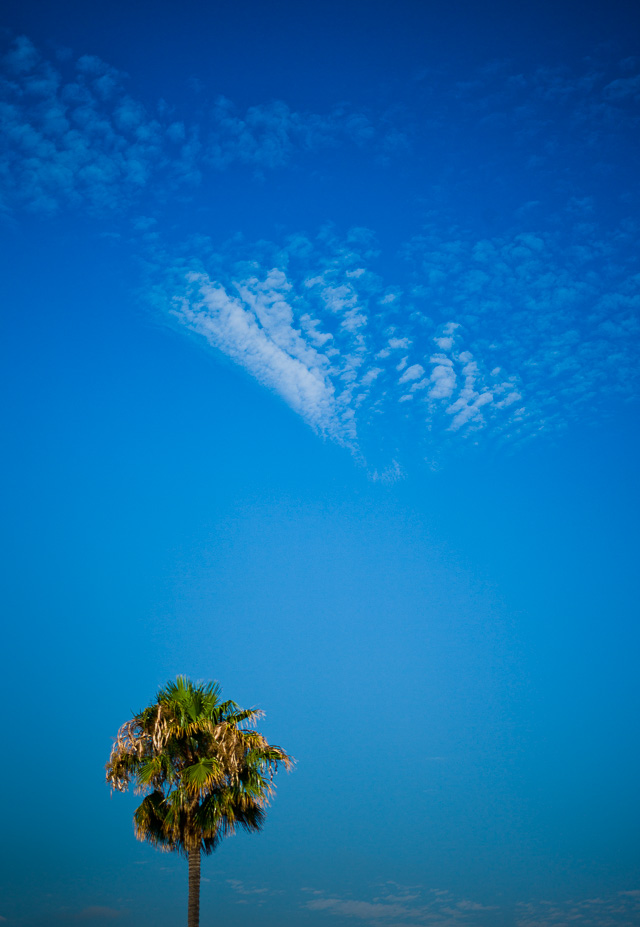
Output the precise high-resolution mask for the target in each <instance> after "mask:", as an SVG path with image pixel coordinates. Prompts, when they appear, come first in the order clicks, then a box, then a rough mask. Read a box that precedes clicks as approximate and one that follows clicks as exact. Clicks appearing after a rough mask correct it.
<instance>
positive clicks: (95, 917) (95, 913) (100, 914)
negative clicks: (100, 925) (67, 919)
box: [72, 905, 124, 921]
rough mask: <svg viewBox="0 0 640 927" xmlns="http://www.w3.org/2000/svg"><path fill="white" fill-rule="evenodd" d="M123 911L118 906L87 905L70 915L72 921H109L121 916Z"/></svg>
mask: <svg viewBox="0 0 640 927" xmlns="http://www.w3.org/2000/svg"><path fill="white" fill-rule="evenodd" d="M123 914H124V912H123V911H120V910H119V909H118V908H110V907H107V906H105V905H89V907H87V908H83V909H82V910H81V911H78V912H77V913H76V914H73V915H72V920H74V921H111V920H117V918H119V917H122V916H123Z"/></svg>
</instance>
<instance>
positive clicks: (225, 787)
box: [106, 676, 293, 927]
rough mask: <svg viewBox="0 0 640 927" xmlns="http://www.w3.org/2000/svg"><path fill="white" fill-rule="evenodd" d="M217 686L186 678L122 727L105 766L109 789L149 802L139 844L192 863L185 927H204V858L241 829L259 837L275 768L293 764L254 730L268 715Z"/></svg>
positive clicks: (140, 815) (137, 821)
mask: <svg viewBox="0 0 640 927" xmlns="http://www.w3.org/2000/svg"><path fill="white" fill-rule="evenodd" d="M220 694H221V689H220V686H219V685H218V683H215V682H210V683H198V684H194V683H193V682H191V681H190V680H189V679H187V678H186V677H185V676H178V678H177V679H176V681H175V682H168V683H167V684H166V685H165V686H163V687H162V688H161V689H160V690H159V692H158V695H157V697H156V700H155V701H154V702H153V703H152V704H151V705H149V706H148V707H147V708H145V709H143V711H141V712H139V713H138V714H137V715H134V716H133V718H131V719H130V720H129V721H127V722H126V723H125V724H123V725H122V727H121V728H120V730H119V731H118V735H117V738H116V740H115V743H114V745H113V749H112V750H111V756H110V758H109V762H108V763H107V766H106V769H107V782H109V783H110V785H111V788H112V789H115V790H117V791H120V792H124V791H126V790H127V789H128V788H129V786H130V785H133V788H134V791H135V792H137V793H139V794H144V795H145V798H144V799H143V801H142V803H141V804H140V805H139V807H138V808H137V809H136V811H135V813H134V816H133V822H134V830H135V835H136V837H137V838H138V840H146V841H148V842H149V843H151V844H152V845H153V846H156V847H159V848H160V849H161V850H167V851H169V852H178V853H182V854H183V855H185V856H186V857H187V858H188V861H189V907H188V927H199V923H200V857H201V853H206V854H207V855H208V854H209V853H212V852H213V850H215V848H216V847H217V845H218V844H219V843H220V841H221V840H222V839H223V838H224V837H226V836H228V835H229V834H232V833H234V831H235V829H236V827H241V828H243V829H244V830H247V831H258V830H260V829H261V828H262V826H263V824H264V821H265V808H266V806H267V805H268V804H269V799H270V797H271V795H272V794H273V791H274V785H273V775H274V773H275V772H276V771H277V768H278V765H279V764H282V765H283V766H284V767H285V768H286V769H289V768H290V767H291V765H292V763H293V759H292V758H291V757H290V756H289V755H288V754H287V753H285V751H284V750H283V749H282V748H281V747H276V746H274V745H273V744H269V743H267V741H266V739H265V738H264V737H263V736H262V734H259V733H258V732H257V731H255V730H251V726H252V725H253V724H255V722H256V721H257V719H258V718H260V717H262V715H263V712H261V711H259V710H258V709H256V708H249V709H246V710H245V709H242V708H239V707H238V705H236V703H235V702H232V701H224V702H223V701H221V698H220Z"/></svg>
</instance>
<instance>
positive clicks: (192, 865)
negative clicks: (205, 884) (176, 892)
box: [188, 847, 200, 927]
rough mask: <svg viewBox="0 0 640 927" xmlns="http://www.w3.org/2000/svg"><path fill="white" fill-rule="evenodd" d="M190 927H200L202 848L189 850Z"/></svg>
mask: <svg viewBox="0 0 640 927" xmlns="http://www.w3.org/2000/svg"><path fill="white" fill-rule="evenodd" d="M188 927H200V847H196V848H194V849H191V850H189V913H188Z"/></svg>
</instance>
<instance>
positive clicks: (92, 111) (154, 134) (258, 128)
mask: <svg viewBox="0 0 640 927" xmlns="http://www.w3.org/2000/svg"><path fill="white" fill-rule="evenodd" d="M126 84H127V77H126V75H125V74H123V73H122V72H120V71H119V70H117V69H116V68H114V67H112V66H111V65H109V64H107V63H106V62H104V61H102V60H101V59H100V58H97V57H96V56H94V55H82V56H80V57H78V58H76V59H70V60H67V56H62V59H61V60H58V61H55V62H54V61H52V60H48V59H46V58H44V57H43V56H42V55H41V54H40V53H39V51H38V50H37V49H36V47H35V46H34V45H33V43H32V42H31V41H30V40H29V39H28V38H27V37H25V36H21V37H19V38H17V39H15V40H14V42H13V43H12V45H11V47H10V48H9V49H8V50H7V51H6V52H5V54H4V55H2V56H1V57H0V165H1V166H0V196H1V197H2V199H0V203H1V204H2V205H3V206H4V208H5V209H8V208H10V207H13V206H16V205H22V206H25V207H27V208H29V209H32V210H36V211H41V212H55V211H56V210H58V209H59V208H60V207H62V206H65V205H66V206H69V205H73V206H79V205H81V206H83V207H85V208H89V209H91V210H96V209H97V210H101V211H102V210H113V209H114V208H121V207H123V206H125V205H127V204H129V203H131V202H132V201H133V200H134V199H135V197H136V195H137V194H139V193H140V192H141V191H142V190H147V189H149V188H150V186H151V181H152V180H153V187H154V191H155V192H156V193H157V194H158V195H160V194H164V195H166V194H167V192H169V191H170V190H172V189H175V188H176V186H178V187H180V188H181V189H182V190H183V191H184V190H185V189H186V190H188V189H190V188H193V187H195V186H197V185H198V184H199V183H200V181H201V180H202V178H203V176H204V175H205V174H206V173H207V172H209V173H210V172H217V171H220V170H225V169H227V168H229V167H231V166H232V165H244V166H247V167H251V168H252V169H253V170H254V171H255V170H260V171H262V170H273V169H276V168H281V167H283V166H285V165H286V164H288V163H289V162H290V161H291V160H292V159H293V158H294V157H296V156H302V155H303V154H304V153H305V152H307V153H308V152H315V151H320V150H323V149H326V148H330V147H337V146H340V145H352V146H356V147H360V148H368V149H371V150H372V151H373V153H374V155H375V156H376V157H380V156H388V155H389V154H390V153H392V152H393V151H394V150H399V149H402V147H403V146H405V145H406V137H405V136H404V135H403V134H402V133H401V132H400V131H399V130H398V129H397V128H396V127H394V126H392V125H391V124H390V123H389V122H388V120H385V118H384V116H383V117H382V118H380V117H378V116H376V117H373V116H369V115H367V114H365V113H363V112H358V111H355V110H353V109H351V108H350V107H349V106H348V105H346V104H341V105H339V106H336V107H334V108H333V109H332V110H331V111H329V112H327V113H311V112H297V111H295V110H292V109H291V108H290V107H289V106H288V105H287V104H286V103H284V102H283V101H281V100H275V101H270V102H266V103H260V104H257V105H254V106H250V107H248V108H247V109H246V110H244V111H241V110H239V109H238V108H237V107H236V106H235V105H234V104H233V102H232V101H230V100H228V99H226V98H224V97H221V96H219V97H218V98H217V99H215V101H214V103H213V105H211V106H209V107H208V108H207V109H206V110H205V114H204V115H203V117H202V119H201V121H199V122H193V121H189V120H184V119H181V118H180V116H179V115H178V114H176V112H175V111H174V110H173V109H172V107H170V106H169V105H168V104H167V103H166V102H164V101H162V100H160V101H158V102H156V103H154V104H153V105H152V106H149V105H145V104H144V103H143V102H141V101H140V100H138V99H136V98H135V97H134V96H132V95H131V94H130V93H128V92H127V90H126Z"/></svg>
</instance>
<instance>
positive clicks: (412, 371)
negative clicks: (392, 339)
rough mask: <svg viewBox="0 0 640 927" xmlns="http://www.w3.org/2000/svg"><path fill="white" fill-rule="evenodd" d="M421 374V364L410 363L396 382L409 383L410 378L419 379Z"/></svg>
mask: <svg viewBox="0 0 640 927" xmlns="http://www.w3.org/2000/svg"><path fill="white" fill-rule="evenodd" d="M423 374H424V367H423V366H422V365H421V364H412V365H411V367H407V369H406V370H405V372H404V373H403V374H402V376H401V377H400V379H399V381H398V382H399V383H409V382H410V381H411V380H419V379H420V377H421V376H422V375H423Z"/></svg>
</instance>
